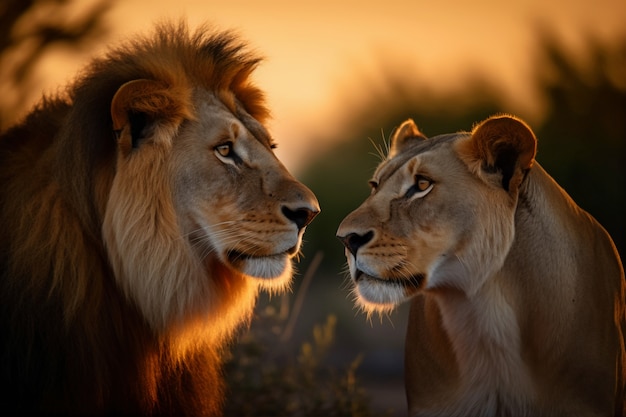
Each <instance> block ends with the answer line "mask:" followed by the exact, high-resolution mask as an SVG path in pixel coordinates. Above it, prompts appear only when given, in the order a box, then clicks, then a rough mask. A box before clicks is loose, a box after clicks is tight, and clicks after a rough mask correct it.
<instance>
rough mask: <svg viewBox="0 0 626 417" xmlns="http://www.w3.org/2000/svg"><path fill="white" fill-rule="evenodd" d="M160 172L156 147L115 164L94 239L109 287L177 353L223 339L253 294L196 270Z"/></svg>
mask: <svg viewBox="0 0 626 417" xmlns="http://www.w3.org/2000/svg"><path fill="white" fill-rule="evenodd" d="M147 153H152V155H150V156H148V155H146V154H147ZM166 165H167V164H166V157H165V152H163V151H162V150H160V149H159V147H158V146H154V147H150V148H149V149H142V150H141V152H137V153H136V154H131V155H130V156H128V157H120V158H119V160H118V169H117V174H116V176H115V178H114V179H113V183H112V186H111V190H110V193H109V198H108V201H107V206H106V211H105V216H104V222H103V229H102V232H103V239H104V243H105V246H106V250H107V252H108V256H109V261H110V263H111V267H112V269H113V271H114V274H115V280H116V283H117V285H118V286H119V287H120V289H121V290H122V292H123V293H124V294H125V296H126V297H127V299H129V300H130V301H131V302H132V303H134V304H136V306H137V307H138V309H139V311H140V312H141V314H142V315H143V317H144V319H145V320H146V321H147V322H148V324H149V326H150V327H151V329H152V330H153V331H154V332H155V333H156V334H162V335H167V336H168V338H170V340H169V342H170V343H173V345H175V346H177V347H178V349H177V350H178V351H180V352H181V353H183V352H186V351H188V350H189V348H191V347H192V346H193V345H194V344H196V343H198V342H200V343H206V342H209V343H220V342H222V341H224V340H225V339H227V338H228V337H229V336H230V334H231V333H232V331H233V330H234V329H235V328H236V327H237V325H239V324H240V323H241V322H242V321H245V320H247V319H248V318H249V316H250V314H251V312H252V308H253V305H254V301H255V298H256V293H257V287H256V285H254V283H253V282H251V281H250V280H249V279H247V278H246V277H244V276H242V275H241V274H238V273H236V272H233V271H231V270H229V269H227V268H226V267H224V266H222V265H221V264H220V263H219V262H213V261H211V260H207V261H205V262H202V261H201V260H200V259H199V258H197V256H196V255H195V253H194V252H193V250H192V248H191V247H190V246H189V244H188V243H187V240H186V239H183V238H181V232H180V230H179V226H178V222H177V218H176V214H175V211H174V208H173V204H172V201H171V194H170V191H169V190H170V189H171V187H170V184H169V180H168V178H167V175H166V173H167V168H166ZM216 318H219V319H216Z"/></svg>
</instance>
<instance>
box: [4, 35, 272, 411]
mask: <svg viewBox="0 0 626 417" xmlns="http://www.w3.org/2000/svg"><path fill="white" fill-rule="evenodd" d="M259 61H260V60H259V58H258V57H256V56H255V55H254V54H251V53H249V52H247V51H246V48H245V45H244V44H243V43H242V42H240V41H239V40H238V39H237V37H236V36H234V35H233V34H231V33H229V32H218V33H216V32H213V31H211V30H209V29H208V28H207V27H202V28H200V29H198V30H197V31H195V32H193V33H192V32H190V31H189V30H188V29H187V27H186V25H185V24H182V23H179V24H169V23H164V24H161V25H159V26H158V27H157V30H156V31H155V33H154V34H153V35H151V36H148V37H140V38H136V39H134V40H131V41H129V42H127V43H126V44H124V45H123V46H122V47H120V48H117V49H113V50H112V51H111V52H109V53H108V54H107V55H105V56H104V57H102V58H99V59H96V60H94V61H93V62H92V63H91V64H90V65H89V66H88V67H87V68H86V70H85V71H83V72H82V73H81V75H80V76H79V77H78V78H77V79H76V80H75V81H74V82H73V83H72V84H71V85H70V86H69V88H68V89H67V90H66V92H65V93H63V94H59V95H57V96H54V97H47V98H44V99H43V100H42V101H41V102H40V103H39V104H38V105H37V106H36V107H35V109H34V110H33V111H32V112H31V113H30V114H29V115H28V116H27V117H26V118H25V119H24V120H23V121H22V122H21V123H20V124H18V125H16V126H15V127H13V128H11V129H9V130H8V131H6V132H5V133H3V134H2V136H1V137H0V230H1V231H2V235H1V238H0V334H1V337H2V340H1V341H0V361H1V369H0V375H1V380H2V385H3V387H4V388H3V389H2V395H1V397H2V399H1V402H2V404H3V407H4V410H3V411H5V412H20V411H26V412H63V413H65V412H68V411H69V412H71V413H89V414H111V413H123V414H189V415H215V414H219V413H220V408H221V398H222V392H223V387H222V383H221V377H220V364H221V356H222V348H223V346H224V344H225V342H226V341H228V340H229V336H230V335H231V334H232V332H233V330H234V329H236V328H237V325H238V324H240V323H241V322H243V321H245V320H247V319H248V318H249V315H250V312H251V310H252V307H253V304H254V297H255V295H256V288H255V287H252V286H251V285H250V284H247V285H246V284H243V282H244V281H245V280H244V279H242V278H241V277H237V276H233V275H235V273H234V272H232V271H230V270H228V271H227V270H226V269H225V267H223V266H219V265H213V266H211V265H208V266H207V269H208V270H210V271H212V272H211V276H210V277H209V278H207V279H211V280H212V281H213V283H212V284H211V285H212V287H211V288H212V289H213V290H214V291H213V292H212V293H207V294H204V295H205V296H206V297H208V300H207V303H209V304H210V308H211V309H210V311H209V313H210V314H209V315H208V317H207V318H206V319H204V320H205V321H208V323H202V324H201V325H198V326H196V325H195V324H194V323H195V322H197V321H201V320H200V319H198V317H193V316H192V317H186V318H184V319H183V318H181V317H184V311H183V312H180V311H178V312H170V311H164V315H166V316H169V315H172V314H173V315H176V314H178V315H179V316H180V317H179V316H177V317H176V320H174V322H172V323H170V322H168V321H167V317H165V318H164V319H163V323H161V325H159V326H154V321H155V320H157V319H154V318H150V317H148V318H146V317H145V312H143V311H141V309H140V308H138V307H137V305H136V303H135V302H134V301H133V300H132V298H131V297H129V296H128V294H126V293H125V291H124V289H123V288H120V285H119V283H118V282H116V277H115V274H114V272H113V271H114V268H113V267H112V260H111V259H110V257H109V254H108V252H107V248H106V247H105V242H104V239H103V231H102V228H103V222H104V218H105V215H106V211H107V202H109V204H110V191H111V187H112V184H113V182H114V178H115V172H116V152H117V151H116V138H115V132H114V126H112V120H111V112H110V111H111V107H110V106H111V101H112V99H113V97H114V95H115V93H116V91H117V90H118V89H119V88H120V86H122V85H123V84H125V83H127V82H129V81H132V80H136V79H150V80H157V81H159V82H161V83H162V84H163V85H165V86H167V88H168V91H170V92H174V93H172V94H173V96H174V97H175V100H171V101H169V102H167V103H163V102H158V101H155V102H146V103H144V105H145V106H147V107H148V108H147V109H146V111H147V112H151V114H152V115H153V116H154V117H156V118H159V119H161V120H165V121H168V120H169V121H173V122H175V121H180V119H182V118H183V117H188V116H190V115H191V117H192V116H193V111H194V109H193V107H192V105H191V101H190V100H191V99H190V94H191V93H190V92H191V90H192V87H195V86H201V87H203V88H205V89H207V90H209V91H213V92H214V93H215V94H216V95H217V96H218V97H220V100H221V101H222V102H223V103H224V104H226V105H227V106H228V107H229V108H231V109H232V111H233V113H235V111H236V109H237V108H238V107H239V106H242V107H243V108H244V110H245V111H246V112H247V113H248V114H250V115H251V116H252V117H254V118H255V119H257V120H259V121H261V122H263V121H264V120H265V119H266V118H267V116H268V110H267V109H266V107H265V103H264V98H263V95H262V93H261V91H260V90H259V89H258V88H256V87H255V86H254V85H253V84H251V83H250V81H249V75H250V74H251V72H252V71H253V70H254V69H255V67H256V66H257V64H258V63H259ZM151 106H152V108H149V107H151ZM136 174H137V175H142V173H140V172H138V173H136ZM145 186H146V187H149V189H147V190H145V192H146V193H159V192H164V191H165V192H166V191H167V190H164V189H162V188H163V184H150V180H148V181H147V183H146V184H145ZM137 198H138V199H139V200H140V199H141V198H143V196H142V195H141V193H138V195H137ZM137 207H141V205H140V204H139V205H137ZM147 210H155V211H156V210H172V208H171V207H159V208H154V207H153V208H147ZM130 215H136V216H137V218H138V219H139V216H141V215H145V213H131V214H130ZM164 215H167V213H166V214H164ZM127 238H129V239H138V244H139V243H140V242H139V240H141V239H142V236H138V235H137V234H133V235H129V236H127ZM142 244H143V243H142ZM156 245H157V246H158V247H157V248H152V249H153V252H149V253H148V254H147V255H145V256H146V257H147V258H148V259H139V260H137V262H147V261H149V260H150V257H153V261H154V264H156V265H160V267H163V268H170V269H171V268H175V267H176V265H177V262H178V261H180V265H182V266H181V267H183V266H184V265H185V263H184V260H180V259H179V257H177V255H176V254H174V255H172V256H171V258H164V259H167V260H169V261H172V262H169V263H168V262H163V261H164V259H156V257H157V256H170V255H171V252H172V251H176V250H177V249H176V242H171V241H168V239H163V240H162V241H160V242H157V243H156ZM168 245H171V248H170V247H169V246H168ZM152 249H151V250H152ZM118 255H120V256H128V254H118ZM151 267H152V268H153V269H154V267H153V266H151ZM150 272H154V271H150ZM157 272H158V271H157ZM167 274H169V275H170V276H169V278H170V279H171V277H173V276H174V275H175V274H172V273H171V271H169V272H168V273H167ZM157 278H158V277H157ZM167 278H168V277H166V278H165V279H167ZM167 284H168V285H169V284H171V285H174V284H175V282H167ZM146 291H148V290H146ZM150 296H151V294H146V297H150ZM183 301H184V300H183ZM177 305H178V307H179V308H180V309H184V303H182V302H181V303H179V304H177ZM164 308H165V307H164ZM155 309H158V306H155ZM155 327H157V328H156V329H155Z"/></svg>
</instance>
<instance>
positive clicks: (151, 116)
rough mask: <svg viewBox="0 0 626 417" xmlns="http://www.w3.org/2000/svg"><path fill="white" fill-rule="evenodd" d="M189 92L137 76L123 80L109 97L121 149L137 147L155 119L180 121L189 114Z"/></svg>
mask: <svg viewBox="0 0 626 417" xmlns="http://www.w3.org/2000/svg"><path fill="white" fill-rule="evenodd" d="M187 96H188V94H187V93H186V92H185V91H182V90H181V89H174V88H168V87H167V86H166V85H165V84H163V83H161V82H158V81H154V80H146V79H139V80H133V81H129V82H127V83H125V84H123V85H122V86H121V87H120V88H119V89H118V90H117V92H116V93H115V95H114V96H113V100H111V119H112V121H113V130H114V131H115V133H116V135H117V140H118V145H119V147H120V149H121V150H122V152H124V153H128V152H130V150H131V149H132V148H137V147H138V146H139V143H140V142H141V140H142V139H144V138H146V137H149V136H151V134H152V133H153V130H154V128H155V126H156V125H157V124H158V123H175V124H179V123H180V121H181V120H182V119H183V118H184V117H189V116H190V115H189V113H190V111H189V106H188V105H187V103H188V97H187Z"/></svg>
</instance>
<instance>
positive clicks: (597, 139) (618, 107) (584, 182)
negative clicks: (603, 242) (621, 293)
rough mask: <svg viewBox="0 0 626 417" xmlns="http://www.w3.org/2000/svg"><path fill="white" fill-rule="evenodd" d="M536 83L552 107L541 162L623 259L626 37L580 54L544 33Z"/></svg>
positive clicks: (595, 44)
mask: <svg viewBox="0 0 626 417" xmlns="http://www.w3.org/2000/svg"><path fill="white" fill-rule="evenodd" d="M542 44H543V45H544V47H543V49H542V52H543V55H542V56H541V57H540V61H539V62H540V65H538V66H537V68H538V70H537V71H538V73H537V83H538V86H539V90H540V91H542V92H543V94H544V96H545V99H546V101H547V104H548V109H547V114H546V115H545V122H544V123H543V126H541V127H539V128H538V129H536V130H535V132H536V134H537V136H538V138H539V146H538V157H537V159H538V160H539V161H540V163H541V164H542V165H543V166H544V168H546V170H547V171H548V172H549V173H550V174H551V175H552V176H553V177H554V178H555V179H556V180H557V182H558V183H559V184H561V186H563V188H565V189H566V190H567V192H568V193H569V194H570V195H571V196H572V198H573V199H574V201H576V202H577V203H578V204H579V205H580V206H581V207H582V208H583V209H585V210H587V211H589V212H590V213H591V214H592V215H593V216H594V217H596V218H597V219H598V220H599V221H600V223H602V224H603V225H604V226H605V228H606V229H607V230H608V231H609V233H610V234H611V236H612V237H613V240H614V241H615V244H616V246H617V248H618V250H620V252H621V254H622V255H626V217H624V212H625V211H626V192H625V190H626V39H622V40H618V41H617V42H615V43H612V44H602V43H598V42H594V41H593V40H590V41H589V42H588V47H587V49H586V50H585V51H584V54H582V55H581V56H573V55H572V54H568V53H567V52H566V50H565V49H564V48H561V47H560V44H559V42H558V40H557V39H555V38H554V37H552V36H550V35H549V34H544V35H543V42H542Z"/></svg>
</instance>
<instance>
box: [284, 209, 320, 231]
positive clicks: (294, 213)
mask: <svg viewBox="0 0 626 417" xmlns="http://www.w3.org/2000/svg"><path fill="white" fill-rule="evenodd" d="M282 211H283V215H284V216H285V217H286V218H288V219H289V220H291V221H292V222H294V223H295V224H296V226H298V229H302V228H304V227H306V226H307V225H308V224H309V223H311V221H312V220H313V218H314V217H315V216H317V213H319V212H320V209H319V207H317V206H316V207H312V206H307V207H305V206H302V207H298V208H296V209H291V208H289V207H287V206H283V208H282Z"/></svg>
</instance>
